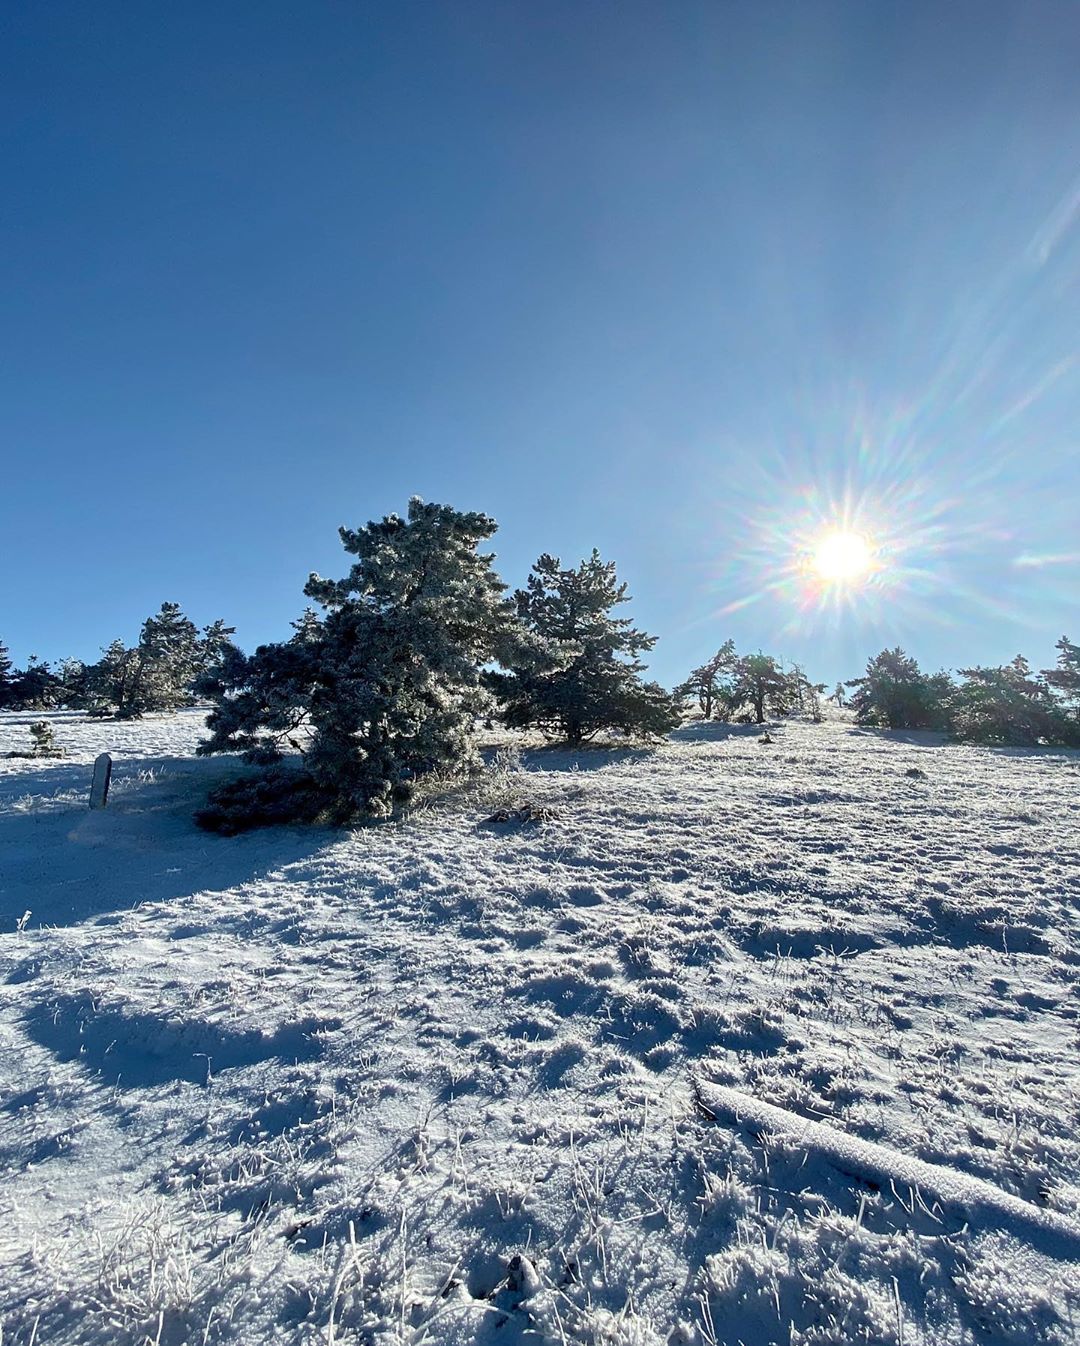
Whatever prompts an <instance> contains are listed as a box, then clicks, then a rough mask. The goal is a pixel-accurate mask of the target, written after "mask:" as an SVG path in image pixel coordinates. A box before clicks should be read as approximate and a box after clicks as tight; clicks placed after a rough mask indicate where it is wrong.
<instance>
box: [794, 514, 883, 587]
mask: <svg viewBox="0 0 1080 1346" xmlns="http://www.w3.org/2000/svg"><path fill="white" fill-rule="evenodd" d="M809 560H810V567H809V568H810V571H811V573H812V574H813V575H814V576H815V578H816V579H818V580H819V581H822V582H824V583H825V584H835V585H844V586H845V587H849V588H850V587H853V586H855V585H858V584H861V583H862V582H863V581H864V580H865V579H866V578H867V577H868V576H869V574H870V572H871V571H872V570H873V568H874V548H873V546H872V545H871V543H870V541H869V539H868V538H867V537H865V536H864V535H863V534H862V533H855V532H850V531H848V530H847V529H843V528H834V529H830V530H829V532H827V533H823V534H822V535H821V536H820V537H819V538H818V540H817V541H816V542H815V543H814V545H813V547H812V549H811V552H810V558H809Z"/></svg>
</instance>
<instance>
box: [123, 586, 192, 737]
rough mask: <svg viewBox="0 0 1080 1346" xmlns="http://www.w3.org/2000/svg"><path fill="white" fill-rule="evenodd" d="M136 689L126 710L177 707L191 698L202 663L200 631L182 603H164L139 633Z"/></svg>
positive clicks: (169, 708)
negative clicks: (184, 610) (183, 608)
mask: <svg viewBox="0 0 1080 1346" xmlns="http://www.w3.org/2000/svg"><path fill="white" fill-rule="evenodd" d="M138 654H139V658H138V663H137V666H136V676H135V688H134V691H133V693H132V697H131V699H130V701H129V703H128V707H127V709H126V711H125V713H126V714H134V715H141V714H143V713H144V712H146V711H152V710H175V709H176V707H177V706H182V705H184V704H185V703H186V702H188V701H189V700H190V697H191V686H192V683H193V682H194V681H195V678H196V675H197V674H198V672H199V669H200V666H201V664H202V662H203V661H202V651H201V648H200V644H199V630H198V627H197V626H196V625H195V623H194V622H193V621H192V620H191V618H190V617H185V616H184V613H183V612H182V611H181V608H180V605H179V603H162V605H161V609H160V611H158V612H157V613H155V614H154V616H153V617H147V619H146V621H145V622H143V626H142V631H141V632H140V634H139V645H138Z"/></svg>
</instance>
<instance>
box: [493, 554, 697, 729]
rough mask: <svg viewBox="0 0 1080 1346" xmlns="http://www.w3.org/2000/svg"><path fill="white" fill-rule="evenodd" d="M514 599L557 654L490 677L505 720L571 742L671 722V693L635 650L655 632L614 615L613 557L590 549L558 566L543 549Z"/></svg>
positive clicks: (674, 717)
mask: <svg viewBox="0 0 1080 1346" xmlns="http://www.w3.org/2000/svg"><path fill="white" fill-rule="evenodd" d="M515 601H516V604H517V611H518V616H519V617H520V619H521V621H522V623H523V624H524V625H525V626H526V627H527V628H528V630H529V631H531V632H532V633H533V635H534V637H535V638H536V639H537V640H538V641H539V642H540V643H542V644H543V645H545V646H547V647H550V648H552V649H554V650H557V651H559V652H560V654H561V659H560V665H559V666H558V667H556V668H554V669H545V668H543V667H541V666H537V665H535V664H528V663H526V664H519V665H518V666H517V667H514V668H513V669H512V671H511V673H510V674H508V675H500V674H495V675H493V676H492V678H491V682H492V685H493V687H494V688H495V690H496V693H497V695H498V696H499V699H500V700H501V702H502V706H503V718H504V719H505V721H506V723H507V724H508V725H510V726H511V727H512V728H530V727H535V728H538V729H540V730H541V731H542V732H543V733H544V734H545V735H547V736H548V737H549V738H553V739H562V740H564V741H565V742H567V743H570V744H572V745H577V744H581V743H585V742H587V741H588V740H590V739H592V738H593V737H595V735H596V734H598V733H601V732H602V731H604V730H614V731H616V732H621V733H624V734H628V735H643V736H649V735H658V734H665V733H667V732H668V731H669V730H671V729H673V728H674V727H675V725H676V724H678V721H679V714H678V709H677V707H676V705H675V702H674V700H673V698H672V697H671V695H670V694H669V693H668V692H665V691H664V689H663V688H662V687H660V686H659V685H658V684H657V683H655V682H644V681H642V678H641V674H642V672H643V671H644V668H645V665H644V663H642V661H641V660H640V659H639V657H638V656H639V655H641V654H643V653H645V652H647V651H648V650H651V649H652V647H653V646H654V645H655V644H656V637H655V636H650V635H646V634H645V632H644V631H640V630H638V629H637V627H635V626H634V624H633V622H632V621H631V620H630V619H629V618H627V617H617V616H615V615H614V610H615V609H616V608H617V607H619V606H621V605H622V604H623V603H627V602H629V598H628V595H627V592H626V585H625V584H620V583H619V581H618V579H617V577H616V574H615V564H614V562H612V561H603V560H601V558H600V553H599V552H597V551H595V550H594V551H593V553H592V555H591V556H590V557H589V558H588V559H587V560H585V561H582V562H581V564H580V565H578V566H576V567H574V568H573V569H563V568H562V566H561V565H560V562H559V559H558V558H557V557H554V556H548V555H546V554H545V555H544V556H541V557H540V559H539V560H538V561H537V562H536V564H535V566H533V569H532V574H531V575H530V576H529V578H528V581H527V584H526V587H525V588H524V589H519V590H518V592H517V594H516V595H515Z"/></svg>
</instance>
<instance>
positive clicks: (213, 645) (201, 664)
mask: <svg viewBox="0 0 1080 1346" xmlns="http://www.w3.org/2000/svg"><path fill="white" fill-rule="evenodd" d="M234 635H236V627H235V626H226V625H225V622H224V621H223V620H222V618H220V617H219V618H218V619H217V621H216V622H211V623H210V625H209V626H204V627H203V629H202V636H201V637H200V638H199V641H198V646H197V651H196V660H195V662H196V670H195V674H194V675H193V677H192V679H191V681H190V682H189V684H188V690H189V691H190V690H192V689H193V687H194V679H195V677H197V676H199V675H200V674H202V673H205V672H206V671H207V670H208V669H211V668H215V667H216V666H217V665H218V664H220V663H221V662H222V660H223V659H224V658H225V656H226V654H227V653H228V652H229V651H230V650H234V649H236V645H235V644H234V643H233V636H234Z"/></svg>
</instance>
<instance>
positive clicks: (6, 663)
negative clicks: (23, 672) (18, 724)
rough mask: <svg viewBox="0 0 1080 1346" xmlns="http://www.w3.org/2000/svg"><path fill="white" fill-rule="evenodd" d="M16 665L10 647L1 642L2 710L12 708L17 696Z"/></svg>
mask: <svg viewBox="0 0 1080 1346" xmlns="http://www.w3.org/2000/svg"><path fill="white" fill-rule="evenodd" d="M14 689H15V665H14V664H13V663H12V662H11V655H10V653H9V651H8V647H7V646H6V645H4V644H3V643H2V642H0V710H4V709H5V708H6V707H7V706H10V705H11V703H12V701H13V700H14V696H15V691H14Z"/></svg>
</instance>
